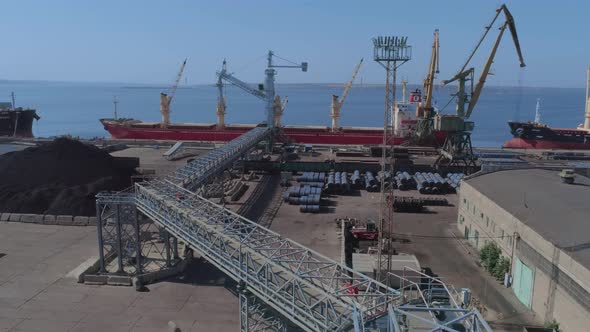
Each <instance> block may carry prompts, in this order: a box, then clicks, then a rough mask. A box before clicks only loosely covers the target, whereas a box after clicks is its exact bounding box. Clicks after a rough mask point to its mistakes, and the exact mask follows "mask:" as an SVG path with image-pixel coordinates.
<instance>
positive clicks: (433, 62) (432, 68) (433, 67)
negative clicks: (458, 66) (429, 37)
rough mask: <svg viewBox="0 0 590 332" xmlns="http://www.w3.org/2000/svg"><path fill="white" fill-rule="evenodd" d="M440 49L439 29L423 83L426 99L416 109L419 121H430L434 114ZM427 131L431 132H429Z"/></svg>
mask: <svg viewBox="0 0 590 332" xmlns="http://www.w3.org/2000/svg"><path fill="white" fill-rule="evenodd" d="M439 48H440V46H439V41H438V29H436V30H434V40H433V42H432V53H431V55H430V64H429V65H428V72H427V73H426V77H425V78H424V82H423V83H422V87H423V90H424V97H423V99H422V102H421V103H420V104H417V107H416V117H417V118H419V119H420V118H424V119H429V118H431V117H432V115H433V113H434V108H433V107H432V93H433V91H434V79H435V75H436V74H438V72H439V65H438V63H439V59H438V52H439ZM423 129H426V128H423ZM427 131H428V132H429V130H427Z"/></svg>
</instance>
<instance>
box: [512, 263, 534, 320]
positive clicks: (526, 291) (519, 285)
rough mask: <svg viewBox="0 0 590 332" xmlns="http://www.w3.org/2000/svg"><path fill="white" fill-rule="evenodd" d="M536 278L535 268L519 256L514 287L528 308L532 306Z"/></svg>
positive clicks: (515, 292)
mask: <svg viewBox="0 0 590 332" xmlns="http://www.w3.org/2000/svg"><path fill="white" fill-rule="evenodd" d="M534 280H535V277H534V273H533V270H532V269H531V268H530V267H528V266H527V265H526V264H524V263H523V262H522V261H521V260H520V259H518V258H517V259H516V265H515V266H514V276H513V284H512V289H513V290H514V294H515V295H516V297H517V298H518V300H519V301H520V302H522V304H524V305H525V306H527V307H528V308H530V307H531V302H532V299H533V283H534Z"/></svg>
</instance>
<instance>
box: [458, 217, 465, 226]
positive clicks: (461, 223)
mask: <svg viewBox="0 0 590 332" xmlns="http://www.w3.org/2000/svg"><path fill="white" fill-rule="evenodd" d="M464 221H465V218H464V217H463V215H462V214H460V215H459V225H463V222H464Z"/></svg>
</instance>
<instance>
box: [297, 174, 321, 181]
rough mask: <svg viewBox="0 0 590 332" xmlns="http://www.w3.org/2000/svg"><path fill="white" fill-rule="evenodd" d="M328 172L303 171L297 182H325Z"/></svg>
mask: <svg viewBox="0 0 590 332" xmlns="http://www.w3.org/2000/svg"><path fill="white" fill-rule="evenodd" d="M325 181H326V174H325V173H323V172H303V174H302V175H301V176H299V177H298V178H297V182H325Z"/></svg>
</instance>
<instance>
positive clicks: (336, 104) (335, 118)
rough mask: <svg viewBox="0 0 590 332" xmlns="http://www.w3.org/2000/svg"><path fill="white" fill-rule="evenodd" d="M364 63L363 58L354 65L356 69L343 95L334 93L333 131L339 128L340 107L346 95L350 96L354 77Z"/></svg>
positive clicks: (331, 115)
mask: <svg viewBox="0 0 590 332" xmlns="http://www.w3.org/2000/svg"><path fill="white" fill-rule="evenodd" d="M362 64H363V59H362V58H361V61H359V63H358V64H357V65H356V67H354V70H353V71H352V77H351V78H350V81H348V83H346V85H345V86H344V91H343V92H342V96H341V97H340V99H338V96H336V95H332V108H331V112H330V117H331V118H332V131H336V130H338V128H339V125H338V120H339V118H340V109H341V108H342V105H343V104H344V100H345V99H346V96H348V93H349V92H350V89H351V88H352V84H353V83H354V79H355V78H356V75H357V74H358V73H359V70H360V69H361V65H362Z"/></svg>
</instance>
